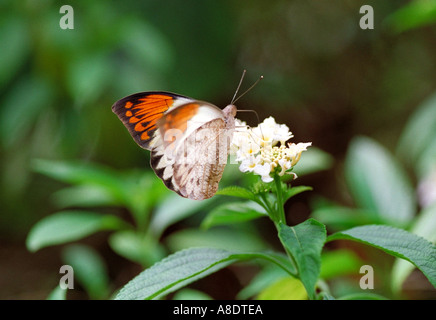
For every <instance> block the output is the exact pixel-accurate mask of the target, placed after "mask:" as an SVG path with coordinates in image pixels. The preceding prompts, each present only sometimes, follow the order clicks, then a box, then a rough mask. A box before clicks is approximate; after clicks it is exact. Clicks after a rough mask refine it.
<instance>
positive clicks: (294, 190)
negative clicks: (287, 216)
mask: <svg viewBox="0 0 436 320" xmlns="http://www.w3.org/2000/svg"><path fill="white" fill-rule="evenodd" d="M282 190H284V191H283V202H286V201H287V200H289V199H290V198H292V197H293V196H296V195H297V194H299V193H302V192H304V191H310V190H313V189H312V187H307V186H296V187H290V188H288V187H284V188H282Z"/></svg>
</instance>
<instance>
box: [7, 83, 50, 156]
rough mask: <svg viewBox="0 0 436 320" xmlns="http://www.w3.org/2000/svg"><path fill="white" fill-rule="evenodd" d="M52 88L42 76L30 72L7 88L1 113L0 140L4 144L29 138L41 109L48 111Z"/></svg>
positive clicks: (8, 145) (8, 144)
mask: <svg viewBox="0 0 436 320" xmlns="http://www.w3.org/2000/svg"><path fill="white" fill-rule="evenodd" d="M52 91H53V88H52V87H51V86H50V84H49V83H48V81H46V80H45V79H44V78H39V77H38V76H29V75H27V76H24V77H22V78H20V81H19V82H18V83H17V84H16V85H14V86H12V87H11V88H10V90H7V91H6V93H5V97H4V98H3V100H2V102H1V104H2V112H1V115H0V142H2V143H3V145H4V146H6V147H12V146H13V145H14V144H18V143H23V141H24V139H25V138H28V135H29V134H30V133H31V129H32V128H33V127H34V123H35V122H36V119H37V118H38V117H39V116H40V113H41V112H43V111H45V112H47V111H48V112H50V111H51V110H50V109H49V108H50V107H49V106H50V105H51V104H52V100H53V92H52ZM47 109H48V110H47Z"/></svg>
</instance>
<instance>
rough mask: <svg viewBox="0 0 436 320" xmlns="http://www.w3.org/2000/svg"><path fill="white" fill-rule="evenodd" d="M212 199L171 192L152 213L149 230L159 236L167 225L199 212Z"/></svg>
mask: <svg viewBox="0 0 436 320" xmlns="http://www.w3.org/2000/svg"><path fill="white" fill-rule="evenodd" d="M212 201H213V200H212V199H208V200H203V201H196V200H191V199H187V198H182V197H180V196H179V195H178V194H175V193H171V194H169V195H168V196H167V197H166V198H165V199H164V201H163V202H162V203H161V204H160V205H159V206H158V207H157V208H156V211H155V212H154V213H153V216H152V218H151V222H150V230H151V231H152V232H153V234H154V235H155V237H156V238H159V237H160V236H161V234H162V232H163V231H165V229H166V228H167V227H169V226H170V225H172V224H174V223H176V222H178V221H180V220H182V219H185V218H187V217H189V216H191V215H193V214H195V213H197V212H199V211H200V210H201V209H203V208H205V207H206V206H209V205H210V204H211V202H212Z"/></svg>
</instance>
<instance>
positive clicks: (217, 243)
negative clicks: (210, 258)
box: [165, 225, 268, 251]
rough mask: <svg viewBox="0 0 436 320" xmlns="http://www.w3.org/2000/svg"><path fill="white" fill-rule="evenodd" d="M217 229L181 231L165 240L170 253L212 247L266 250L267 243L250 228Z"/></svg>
mask: <svg viewBox="0 0 436 320" xmlns="http://www.w3.org/2000/svg"><path fill="white" fill-rule="evenodd" d="M238 227H239V225H237V226H232V227H227V228H224V227H217V228H213V229H209V230H199V229H197V228H193V229H183V230H180V231H177V232H174V233H172V234H171V235H169V236H168V237H166V238H165V243H166V244H167V245H168V247H169V248H170V249H171V251H178V250H182V249H187V248H192V247H213V248H221V249H228V250H234V251H258V250H265V249H266V248H268V245H267V243H266V242H265V241H264V240H263V239H262V238H259V237H258V236H257V234H256V233H255V232H253V230H250V229H252V228H238Z"/></svg>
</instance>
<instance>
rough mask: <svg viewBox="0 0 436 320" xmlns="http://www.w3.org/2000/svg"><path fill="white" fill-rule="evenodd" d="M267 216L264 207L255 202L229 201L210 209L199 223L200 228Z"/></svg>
mask: <svg viewBox="0 0 436 320" xmlns="http://www.w3.org/2000/svg"><path fill="white" fill-rule="evenodd" d="M265 216H268V215H267V213H266V211H265V209H264V208H263V207H262V206H260V205H258V204H257V203H255V202H252V201H248V202H230V203H224V204H222V205H220V206H218V207H215V208H214V209H212V211H210V212H209V214H208V215H207V216H206V218H205V219H204V220H203V221H202V223H201V228H203V229H209V228H210V227H213V226H218V225H225V224H234V223H239V222H245V221H250V220H254V219H257V218H261V217H265Z"/></svg>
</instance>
